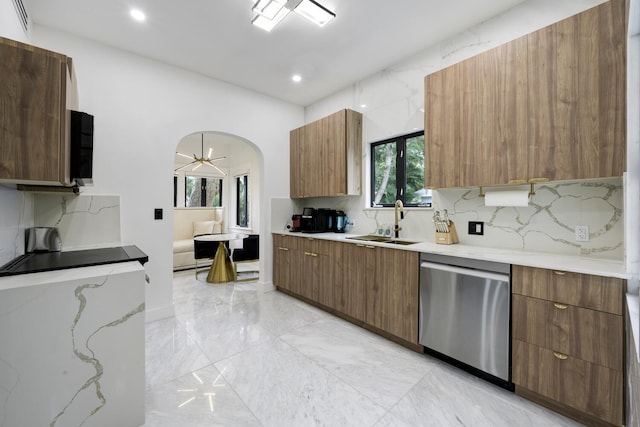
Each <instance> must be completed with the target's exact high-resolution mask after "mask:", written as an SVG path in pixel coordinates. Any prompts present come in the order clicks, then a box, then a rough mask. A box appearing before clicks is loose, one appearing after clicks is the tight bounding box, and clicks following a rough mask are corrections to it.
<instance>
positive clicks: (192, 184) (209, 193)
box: [184, 176, 222, 208]
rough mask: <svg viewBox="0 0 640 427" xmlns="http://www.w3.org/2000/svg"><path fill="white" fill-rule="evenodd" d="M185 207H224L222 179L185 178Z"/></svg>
mask: <svg viewBox="0 0 640 427" xmlns="http://www.w3.org/2000/svg"><path fill="white" fill-rule="evenodd" d="M184 205H185V206H186V207H188V208H192V207H200V206H206V207H218V206H222V178H206V177H203V176H185V177H184Z"/></svg>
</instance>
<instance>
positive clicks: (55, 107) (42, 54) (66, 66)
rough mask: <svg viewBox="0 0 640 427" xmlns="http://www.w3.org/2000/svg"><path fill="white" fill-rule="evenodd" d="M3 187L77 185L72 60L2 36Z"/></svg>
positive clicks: (0, 166) (0, 143)
mask: <svg viewBox="0 0 640 427" xmlns="http://www.w3.org/2000/svg"><path fill="white" fill-rule="evenodd" d="M0 58H2V60H1V61H0V182H11V183H22V184H42V185H71V179H70V170H69V141H70V140H69V129H70V110H71V109H77V106H78V97H77V88H76V84H75V76H74V74H73V64H72V61H71V58H68V57H66V56H65V55H61V54H58V53H55V52H51V51H48V50H44V49H40V48H37V47H34V46H30V45H27V44H24V43H20V42H17V41H14V40H9V39H5V38H2V37H0Z"/></svg>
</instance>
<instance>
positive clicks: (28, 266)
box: [0, 246, 149, 277]
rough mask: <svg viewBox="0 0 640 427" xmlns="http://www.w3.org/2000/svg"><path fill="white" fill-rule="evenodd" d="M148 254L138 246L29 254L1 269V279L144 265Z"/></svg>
mask: <svg viewBox="0 0 640 427" xmlns="http://www.w3.org/2000/svg"><path fill="white" fill-rule="evenodd" d="M148 260H149V257H148V256H147V254H145V253H144V252H142V251H141V250H140V249H139V248H138V247H137V246H117V247H111V248H98V249H83V250H77V251H68V252H45V253H29V254H25V255H22V256H19V257H18V258H16V259H14V260H13V261H11V262H9V263H7V264H5V265H3V266H2V267H0V277H2V276H15V275H21V274H29V273H40V272H47V271H56V270H66V269H71V268H80V267H89V266H96V265H106V264H116V263H122V262H129V261H138V262H139V263H140V264H144V263H145V262H147V261H148Z"/></svg>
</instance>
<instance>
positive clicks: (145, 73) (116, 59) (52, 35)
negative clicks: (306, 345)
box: [32, 26, 303, 320]
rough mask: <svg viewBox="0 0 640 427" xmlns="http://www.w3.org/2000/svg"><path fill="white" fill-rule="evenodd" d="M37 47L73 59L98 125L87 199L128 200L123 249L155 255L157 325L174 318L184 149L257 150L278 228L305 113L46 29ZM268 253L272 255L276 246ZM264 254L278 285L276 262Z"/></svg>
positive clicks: (152, 302)
mask: <svg viewBox="0 0 640 427" xmlns="http://www.w3.org/2000/svg"><path fill="white" fill-rule="evenodd" d="M32 43H33V44H35V45H38V46H41V47H44V48H47V49H51V50H54V51H58V52H62V53H64V54H66V55H69V56H71V57H72V58H73V60H74V66H75V69H76V74H77V76H78V92H79V95H80V109H81V110H83V111H86V112H88V113H91V114H93V115H94V116H95V141H94V142H95V153H94V186H93V187H88V188H86V189H85V191H84V193H85V194H118V195H120V197H121V212H122V220H121V223H122V241H123V244H135V245H138V246H139V247H140V248H141V249H142V250H143V251H145V252H146V253H147V254H148V255H149V263H148V264H146V270H147V274H148V275H149V277H150V279H151V283H150V285H149V286H148V287H147V319H150V320H152V319H154V318H158V317H162V316H166V315H170V314H171V313H172V302H171V300H172V285H171V281H172V243H171V241H172V240H171V239H172V238H171V236H172V208H173V183H172V180H173V162H174V153H175V148H176V145H177V143H178V142H179V141H180V139H181V138H183V137H184V136H185V135H188V134H190V133H192V132H196V131H200V130H202V129H206V130H216V131H220V132H225V133H228V134H232V135H237V136H239V137H241V138H244V139H246V140H248V141H250V142H251V143H253V144H255V146H256V147H257V148H258V149H259V150H260V153H259V154H258V158H259V161H260V162H262V163H263V164H264V169H263V170H262V176H261V177H260V180H259V182H260V185H261V187H262V188H261V190H260V194H261V209H259V212H260V216H261V218H260V221H261V222H262V223H267V224H268V223H269V221H270V218H269V216H270V214H269V209H267V207H268V206H269V205H270V199H271V197H282V196H286V195H287V194H288V189H289V167H288V156H282V155H281V153H282V152H283V150H284V148H283V147H287V146H288V139H289V129H292V128H295V127H297V126H300V125H301V124H302V122H303V110H302V108H300V107H298V106H294V105H291V104H287V103H285V102H282V101H278V100H275V99H272V98H269V97H266V96H262V95H259V94H257V93H255V92H252V91H248V90H244V89H241V88H238V87H236V86H233V85H230V84H226V83H224V82H220V81H216V80H212V79H209V78H206V77H203V76H201V75H198V74H195V73H190V72H187V71H184V70H182V69H179V68H176V67H173V66H169V65H165V64H163V63H160V62H156V61H152V60H148V59H145V58H142V57H139V56H136V55H133V54H129V53H127V52H124V51H120V50H116V49H112V48H109V47H107V46H104V45H101V44H98V43H94V42H91V41H88V40H83V39H79V38H77V37H74V36H71V35H68V34H64V33H61V32H58V31H55V30H52V29H49V28H45V27H40V26H34V28H33V30H32ZM283 157H285V158H284V159H283ZM283 162H284V163H283ZM154 208H163V209H164V220H162V221H154V219H153V210H154ZM261 244H262V245H263V247H270V246H271V238H270V236H268V235H265V237H264V238H263V239H262V241H261ZM262 253H263V254H264V256H263V257H262V259H261V271H262V272H263V280H265V281H267V282H269V281H270V280H271V270H272V261H271V254H270V251H264V250H263V251H262Z"/></svg>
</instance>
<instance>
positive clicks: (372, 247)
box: [365, 245, 376, 249]
mask: <svg viewBox="0 0 640 427" xmlns="http://www.w3.org/2000/svg"><path fill="white" fill-rule="evenodd" d="M365 248H367V249H375V248H376V247H375V246H371V245H365Z"/></svg>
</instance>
